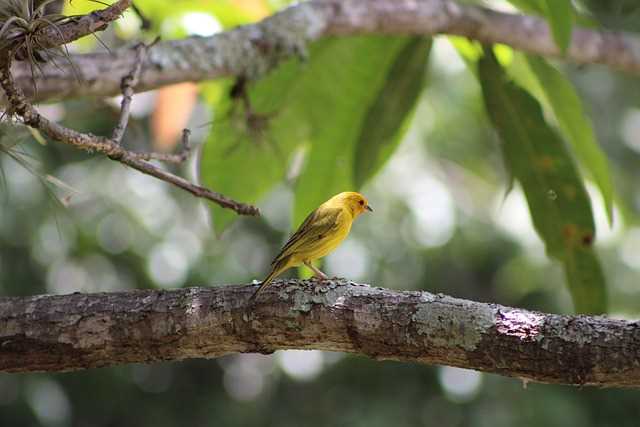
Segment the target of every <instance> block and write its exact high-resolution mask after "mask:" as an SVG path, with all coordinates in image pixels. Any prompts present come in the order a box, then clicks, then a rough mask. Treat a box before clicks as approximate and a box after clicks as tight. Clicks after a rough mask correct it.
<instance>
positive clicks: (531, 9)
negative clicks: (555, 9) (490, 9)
mask: <svg viewBox="0 0 640 427" xmlns="http://www.w3.org/2000/svg"><path fill="white" fill-rule="evenodd" d="M562 1H564V0H562ZM545 2H546V0H509V3H511V4H512V5H514V6H515V7H517V8H518V9H520V10H521V11H523V12H526V13H533V14H537V15H546V8H545Z"/></svg>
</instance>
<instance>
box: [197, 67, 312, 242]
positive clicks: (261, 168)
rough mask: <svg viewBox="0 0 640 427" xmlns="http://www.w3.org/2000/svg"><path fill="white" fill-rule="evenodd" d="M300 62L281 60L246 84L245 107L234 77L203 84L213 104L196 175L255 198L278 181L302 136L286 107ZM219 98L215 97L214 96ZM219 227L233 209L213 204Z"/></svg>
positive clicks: (226, 190)
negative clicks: (234, 86)
mask: <svg viewBox="0 0 640 427" xmlns="http://www.w3.org/2000/svg"><path fill="white" fill-rule="evenodd" d="M299 73H300V65H299V64H297V63H296V62H295V61H288V62H287V63H285V64H282V65H281V66H280V67H279V68H278V70H277V72H273V73H271V74H269V75H268V76H266V77H264V78H263V79H261V80H260V81H258V82H256V83H255V84H254V85H252V86H251V89H249V88H248V87H246V88H245V89H246V90H247V91H248V96H249V99H250V110H247V109H246V108H245V106H244V105H243V103H242V101H241V100H240V99H231V98H230V97H229V95H228V94H229V92H230V90H231V88H232V83H231V82H229V81H227V82H225V83H224V84H223V85H222V88H220V84H219V83H217V84H210V86H205V89H203V95H204V98H205V99H208V100H209V101H210V102H211V103H213V104H214V111H215V115H214V120H213V123H212V127H211V132H210V134H209V137H208V138H207V141H206V143H205V144H204V147H203V149H202V157H201V161H200V171H199V172H200V178H201V180H202V182H203V184H204V185H205V186H207V187H209V188H211V189H213V190H214V191H218V192H221V193H222V194H224V195H226V196H229V197H232V198H234V199H236V200H239V201H243V202H247V203H255V202H257V201H258V200H260V199H261V198H262V197H263V196H264V195H265V194H267V193H268V192H269V191H270V190H271V189H272V188H273V187H274V186H275V185H276V184H278V183H280V182H282V180H283V178H284V176H285V172H286V170H287V165H288V162H289V159H290V157H291V155H292V153H293V152H294V151H295V149H296V148H297V147H298V146H299V145H300V142H301V141H303V140H304V138H298V139H295V138H294V136H295V135H296V134H297V133H298V132H299V131H300V128H301V127H302V125H303V124H302V123H298V122H296V121H295V120H294V119H292V117H291V116H292V111H291V110H290V109H286V108H284V106H285V105H286V100H287V92H288V91H290V92H295V90H296V84H295V78H296V76H297V75H298V74H299ZM216 100H217V102H215V101H216ZM211 213H212V216H213V225H214V228H215V230H216V232H217V233H220V232H221V231H222V230H223V229H224V228H225V227H227V226H228V225H229V224H230V223H231V222H232V221H233V220H234V219H236V218H237V214H236V213H235V212H232V211H230V210H228V209H222V208H219V207H217V206H215V205H211Z"/></svg>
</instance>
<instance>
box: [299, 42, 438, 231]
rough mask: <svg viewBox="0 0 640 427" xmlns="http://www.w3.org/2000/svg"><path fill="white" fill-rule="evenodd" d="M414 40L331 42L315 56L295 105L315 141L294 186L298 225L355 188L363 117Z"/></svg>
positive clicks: (310, 136)
mask: <svg viewBox="0 0 640 427" xmlns="http://www.w3.org/2000/svg"><path fill="white" fill-rule="evenodd" d="M411 40H412V39H411V38H410V37H385V36H367V37H355V38H349V39H340V40H329V41H326V42H323V44H324V45H325V46H327V47H328V48H327V49H326V50H324V51H323V52H321V53H320V55H318V54H317V53H316V54H315V55H316V56H317V58H315V60H316V61H318V65H319V67H317V68H314V69H313V70H309V71H308V73H310V75H309V79H308V80H307V85H306V90H305V91H304V92H303V93H301V94H300V96H299V97H298V98H297V99H296V102H294V103H293V104H292V108H295V109H296V111H298V113H299V116H298V120H303V121H305V122H308V123H309V131H310V133H309V135H308V139H309V141H310V142H311V143H312V144H311V149H310V150H309V152H308V155H307V159H306V165H305V167H304V169H303V171H302V174H301V175H300V177H299V179H298V182H297V184H296V190H295V204H294V215H293V218H294V224H299V223H300V222H301V221H302V220H303V219H304V217H305V216H306V215H307V214H308V213H309V212H311V211H312V210H313V209H315V208H316V207H317V206H318V205H320V204H321V203H322V202H324V201H325V200H327V199H328V198H329V197H331V196H332V195H334V194H336V193H339V192H341V191H348V190H354V189H355V188H356V187H355V184H354V177H353V164H354V154H355V147H356V143H357V141H359V139H360V137H361V135H362V129H363V126H364V125H365V118H366V117H367V114H368V113H369V111H370V108H371V105H373V104H374V103H376V102H377V101H378V99H379V94H380V92H381V91H382V90H383V88H384V87H385V84H386V82H387V76H388V74H389V70H390V69H391V67H392V66H393V64H394V62H395V60H396V58H397V57H398V55H399V54H400V53H401V52H402V51H403V49H404V47H405V46H407V44H408V43H410V42H411ZM425 55H426V52H425ZM311 60H312V61H313V60H314V53H313V52H312V53H311ZM305 74H306V73H305Z"/></svg>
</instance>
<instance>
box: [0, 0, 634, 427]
mask: <svg viewBox="0 0 640 427" xmlns="http://www.w3.org/2000/svg"><path fill="white" fill-rule="evenodd" d="M136 3H137V4H138V6H139V7H140V9H141V10H142V12H143V14H145V15H146V17H148V18H149V19H151V22H152V26H151V29H150V32H151V33H154V34H155V33H159V34H161V35H162V37H164V38H169V37H184V36H186V35H205V34H211V33H213V32H215V31H218V30H220V29H222V28H226V27H229V26H233V25H236V24H238V23H246V22H249V21H251V20H254V19H258V18H259V16H261V15H260V14H261V13H264V11H265V10H266V11H274V10H276V9H278V8H281V7H284V6H285V5H287V4H288V3H289V2H288V1H276V0H274V1H269V2H267V1H262V0H237V1H232V0H228V1H219V2H218V1H216V2H211V1H205V0H202V1H196V0H189V1H180V0H173V1H165V0H161V1H153V2H151V1H139V2H136ZM494 3H495V2H494ZM511 3H512V4H516V5H518V4H522V5H524V7H526V6H527V4H529V5H533V4H534V3H535V4H542V3H549V2H543V1H536V2H534V1H525V0H519V1H518V2H516V1H512V2H511ZM572 4H574V5H575V6H576V8H575V10H574V11H573V13H574V15H576V16H577V14H579V15H580V16H581V17H584V16H593V17H595V18H596V20H597V21H599V22H602V23H603V25H607V26H613V28H627V27H630V26H631V23H632V22H630V18H628V17H629V16H632V15H633V14H634V13H635V10H636V9H637V8H636V7H634V4H633V2H624V1H618V0H615V1H611V2H595V1H594V2H591V1H587V0H583V1H581V2H573V3H572ZM84 7H86V8H88V9H92V8H94V7H96V5H95V3H92V2H89V1H80V0H74V1H73V3H72V5H71V6H69V9H71V8H84ZM534 12H535V11H534ZM73 13H79V12H77V10H76V11H74V12H73ZM537 13H539V14H540V15H543V16H546V15H545V14H546V13H547V12H546V9H542V8H541V9H539V10H538V11H537ZM547 18H548V17H547ZM574 19H575V20H576V22H582V21H580V19H578V18H576V17H575V16H574ZM616 25H618V26H617V27H616ZM143 36H144V34H141V33H140V29H139V20H137V19H136V17H135V14H133V13H131V12H128V13H127V14H125V19H123V20H122V21H121V22H119V23H118V25H117V26H116V27H115V29H112V30H110V31H107V32H106V33H103V34H101V38H102V39H103V40H104V41H105V43H108V44H109V46H118V45H120V44H122V43H125V42H126V40H132V39H136V38H139V37H143ZM449 40H452V41H453V43H454V44H455V47H454V46H453V45H452V44H451V43H450V41H449ZM83 43H84V44H82V45H80V46H79V47H78V46H76V48H80V49H83V50H90V49H99V48H100V47H99V45H98V44H97V43H96V41H95V39H87V40H85V41H83ZM430 43H431V42H430V41H428V40H424V39H417V38H385V37H358V38H354V39H340V40H328V41H323V42H321V43H318V44H316V45H313V46H310V47H309V52H308V53H309V56H308V58H307V60H306V62H305V61H299V60H292V61H289V62H287V63H284V64H281V65H280V67H279V68H278V69H277V70H275V72H273V73H271V74H269V75H268V76H265V77H264V78H263V79H260V80H258V81H253V82H248V81H245V82H238V81H226V82H207V83H203V84H201V85H200V89H201V100H200V104H199V105H198V106H197V108H196V109H195V110H194V112H193V114H192V118H191V122H190V124H189V127H191V128H192V130H193V131H194V132H193V142H194V144H196V145H202V144H204V145H203V146H202V149H203V150H204V157H203V159H202V162H201V163H200V169H201V170H200V171H199V172H200V174H201V175H202V176H203V178H204V180H205V181H206V182H207V184H209V185H211V186H212V187H213V189H215V190H219V191H223V192H225V191H227V190H229V194H230V195H234V196H237V197H238V198H240V199H243V200H250V199H252V200H254V201H256V202H257V203H258V204H259V206H260V208H261V210H262V211H263V213H264V215H263V217H262V218H258V219H256V218H239V219H238V220H237V221H236V222H235V223H234V224H233V225H229V224H228V226H227V228H226V231H225V232H224V233H223V234H222V235H219V236H215V235H214V233H213V229H212V226H211V224H210V215H209V209H208V208H209V205H207V204H206V203H203V202H201V201H199V200H196V199H194V198H193V197H192V196H191V195H189V194H186V193H184V192H181V191H178V190H176V189H174V188H172V187H170V186H168V185H165V184H164V183H161V182H158V181H157V180H154V179H152V178H150V177H146V176H143V175H141V174H139V173H137V172H135V171H131V170H127V169H125V168H122V167H121V166H120V165H118V164H115V163H114V162H110V161H108V160H106V159H103V158H99V157H95V156H92V155H88V154H86V153H83V152H79V151H77V150H74V149H72V148H69V147H66V146H62V145H61V144H56V143H48V144H47V145H42V144H39V143H36V142H35V140H33V139H32V137H31V136H30V135H29V134H28V133H27V132H25V130H24V129H22V128H15V127H9V126H6V125H5V126H3V127H2V128H1V129H0V168H1V171H0V192H2V195H1V197H0V200H1V203H2V206H1V207H0V294H1V295H33V294H41V293H67V292H75V291H84V292H89V291H113V290H119V289H130V288H135V287H139V288H168V287H176V286H215V285H217V284H223V283H247V282H250V281H251V280H253V279H261V278H262V277H263V275H264V274H265V273H266V271H267V266H268V263H269V261H270V260H271V257H272V256H273V255H274V254H275V253H276V252H277V250H278V248H279V246H280V245H281V244H282V242H283V241H284V240H285V239H286V237H287V236H288V234H289V232H290V230H291V229H292V228H293V227H294V226H295V225H297V223H296V222H297V220H298V219H299V217H300V215H303V214H304V213H305V211H306V210H309V209H311V207H312V206H314V205H315V204H317V203H318V202H319V201H321V200H323V199H324V198H325V197H326V196H327V195H328V194H330V193H331V192H335V191H338V189H343V188H339V187H341V186H349V189H350V188H351V186H354V185H355V184H357V185H358V186H362V188H361V190H362V191H363V192H364V193H365V194H366V195H367V196H368V198H369V199H370V202H371V205H372V206H373V207H374V209H375V213H374V214H372V215H367V216H364V217H362V218H361V219H359V220H358V221H357V223H356V224H355V225H354V228H353V230H352V233H351V236H350V237H349V239H347V241H345V243H344V244H343V245H342V246H341V247H339V248H338V249H337V250H336V252H334V253H333V254H331V255H329V256H328V257H327V258H326V266H325V268H326V271H327V272H328V273H329V274H331V275H339V276H344V277H349V278H350V279H353V280H356V281H360V282H368V283H372V284H376V285H380V286H386V287H389V288H394V289H398V290H405V289H408V290H415V289H424V290H429V291H432V292H444V293H447V294H450V295H454V296H457V297H461V298H469V299H474V300H479V301H487V302H495V303H500V304H505V305H511V306H518V307H526V308H529V309H534V310H542V311H547V312H557V313H571V312H573V311H574V305H573V303H572V298H571V292H569V287H568V286H567V280H566V278H565V274H567V273H566V271H565V272H563V264H562V263H556V262H552V261H551V260H550V259H549V258H547V256H546V253H545V243H546V244H547V247H549V245H550V243H549V242H552V243H551V247H552V248H551V249H550V250H549V251H548V252H549V253H550V254H552V255H554V254H559V256H558V258H559V259H561V260H563V261H564V262H565V264H564V265H566V263H567V262H569V261H567V259H566V257H567V256H568V255H567V254H573V255H575V258H574V259H573V260H574V261H576V263H575V264H573V265H574V266H575V267H576V268H574V269H573V270H572V271H573V272H574V273H576V274H584V273H587V274H586V276H581V277H578V278H577V279H575V280H573V279H572V278H571V277H569V282H570V283H580V282H581V281H582V280H583V279H584V280H586V282H585V284H584V285H578V286H579V288H578V289H575V288H574V290H573V291H572V292H573V294H574V298H575V295H577V294H579V293H581V292H585V291H586V292H590V291H589V290H590V289H592V288H593V287H594V284H593V283H592V282H591V281H593V280H596V279H598V277H599V276H598V275H599V273H598V272H597V271H595V272H594V270H593V269H594V266H598V265H600V264H601V265H602V269H603V270H604V275H605V277H606V278H607V282H606V292H607V294H608V307H607V308H608V312H609V314H610V315H613V316H617V317H628V318H637V317H638V315H639V314H640V311H639V308H638V304H637V301H638V298H640V288H639V287H638V286H637V283H638V274H639V271H640V255H639V254H640V227H638V224H639V221H638V220H639V218H640V215H639V213H640V190H639V189H638V186H637V182H638V181H639V180H640V168H638V167H637V165H638V162H639V161H640V101H639V100H640V85H638V84H637V77H629V76H624V75H620V74H616V73H613V72H611V71H609V70H607V69H604V68H602V67H588V66H581V67H576V66H572V65H571V64H556V63H551V62H548V61H547V60H546V59H541V58H534V57H527V56H524V55H522V54H518V53H514V52H512V51H511V50H510V49H509V48H506V47H500V49H499V51H498V53H497V57H498V60H499V63H500V64H496V63H492V64H487V63H486V60H485V62H484V63H483V65H482V67H481V69H482V70H483V71H482V72H481V73H478V70H477V66H478V61H482V59H481V58H482V49H481V48H479V47H478V46H476V45H474V44H473V43H469V42H466V41H465V40H461V39H459V38H458V39H456V38H450V39H449V38H444V37H437V38H435V39H434V40H433V46H432V48H431V49H429V47H430ZM461 53H462V55H461ZM427 61H428V62H429V63H428V64H427V63H426V62H427ZM426 68H428V73H427V72H426ZM478 77H480V79H478ZM427 81H428V83H427ZM488 86H491V87H488ZM232 89H233V91H232ZM240 89H242V90H240ZM483 90H484V92H483ZM487 90H490V93H491V96H489V97H487V94H488V93H489V92H487ZM231 92H233V94H234V97H230V96H229V95H230V93H231ZM240 95H241V96H240ZM245 95H246V96H245ZM245 99H248V100H249V104H246V103H245ZM154 103H155V98H154V95H153V93H146V94H138V95H136V96H135V97H134V103H133V107H132V111H133V114H134V116H133V117H132V120H131V122H130V127H129V129H128V131H127V134H126V137H125V142H124V143H125V144H126V145H127V146H128V147H130V148H132V149H135V150H139V151H144V150H148V149H149V147H150V146H151V144H150V143H149V140H150V139H151V137H150V130H149V114H150V111H152V110H153V108H154V105H155V104H154ZM485 104H488V105H489V108H486V107H485ZM247 105H249V106H250V109H249V110H247V109H246V107H247ZM116 106H117V102H111V101H108V102H97V101H94V100H75V101H66V102H64V103H58V104H53V105H42V106H39V109H40V110H41V111H42V113H43V114H45V115H46V116H47V117H50V118H52V119H53V120H56V121H60V122H62V123H64V124H66V125H68V126H70V127H74V128H77V129H79V130H85V131H91V132H93V133H96V134H109V133H110V130H111V128H112V127H113V125H114V124H115V122H116V120H117V111H116V108H117V107H116ZM507 108H512V110H510V111H505V110H506V109H507ZM514 112H515V113H517V118H516V119H512V120H506V121H505V120H498V121H496V118H497V117H501V116H503V115H505V114H514ZM247 113H252V114H253V116H252V115H251V114H249V115H248V114H247ZM247 117H249V118H251V119H252V121H248V120H247ZM207 122H210V123H211V125H210V126H207V127H202V126H201V125H202V124H203V123H207ZM503 126H504V127H507V126H508V127H509V128H510V132H509V134H511V133H517V134H518V135H519V137H518V141H519V140H521V139H525V140H527V141H528V142H529V143H528V144H526V145H524V144H522V145H518V144H513V143H512V142H513V141H512V139H511V138H509V139H507V138H505V137H504V133H505V132H504V129H502V127H503ZM496 131H497V132H496ZM498 136H501V137H502V138H498ZM529 150H533V151H529ZM507 151H508V152H507ZM503 152H506V153H505V155H504V156H503ZM532 152H533V153H543V154H544V153H547V152H548V153H550V155H551V156H552V157H554V156H555V157H558V156H560V157H561V159H562V164H563V166H562V168H560V169H559V170H557V171H556V172H557V173H556V172H554V175H553V176H551V177H550V178H548V179H550V180H551V181H550V182H551V183H550V184H549V183H547V184H545V185H539V186H538V187H536V185H535V184H531V179H530V178H529V177H528V176H527V175H526V173H527V171H528V172H533V167H532V162H531V157H530V154H531V153H532ZM339 156H341V157H339ZM339 158H340V159H341V160H342V161H338V159H339ZM195 163H197V162H195ZM168 167H171V166H168ZM196 169H197V164H189V165H185V166H181V167H180V168H178V169H177V170H176V172H178V173H182V174H184V175H185V176H190V177H193V175H195V174H196V173H197V172H198V171H197V170H196ZM583 174H584V176H583ZM510 175H513V178H516V181H515V182H513V183H512V182H511V180H510ZM545 179H547V178H545ZM225 180H228V181H225ZM567 180H569V181H570V183H571V185H572V186H574V187H576V188H577V189H578V191H577V193H576V194H578V193H579V195H580V200H579V201H576V202H575V204H571V203H567V202H566V200H562V199H561V198H556V199H553V198H549V197H548V196H549V194H552V193H549V192H548V191H547V190H553V191H554V192H555V193H556V195H561V191H562V189H560V188H548V187H558V186H560V185H561V183H564V182H565V181H567ZM591 180H592V181H593V182H592V181H591ZM612 183H615V192H614V191H613V184H612ZM236 189H237V190H236ZM344 189H347V188H344ZM585 189H586V193H585ZM509 190H510V191H509ZM542 190H544V191H542ZM235 191H239V192H243V191H244V192H246V193H243V194H240V195H238V194H234V192H235ZM532 191H537V193H536V194H537V195H536V196H535V197H534V198H532V196H531V195H532ZM587 197H588V199H587ZM58 201H60V202H62V203H58ZM218 212H219V211H217V210H216V212H214V216H213V219H214V221H215V222H216V223H217V224H218V225H224V224H223V223H224V222H227V223H228V222H229V220H230V219H231V218H232V217H227V219H226V220H222V219H220V217H219V215H216V214H217V213H218ZM294 212H295V213H294ZM608 213H609V215H610V216H612V217H613V223H612V224H609V221H608V219H607V217H608ZM532 218H533V220H532ZM574 222H575V223H576V224H579V227H578V228H580V229H583V230H588V231H589V232H593V231H594V226H595V232H596V233H595V235H597V239H596V240H595V242H594V244H595V250H593V249H588V251H589V252H588V254H585V253H577V254H576V253H575V252H574V251H573V250H572V248H567V247H565V246H564V244H565V241H564V240H563V236H562V235H561V236H558V235H557V233H558V229H561V227H562V226H563V225H566V224H568V223H574ZM534 224H535V225H536V227H537V229H538V230H539V231H540V233H541V234H542V236H543V237H544V238H545V243H543V240H541V238H540V237H539V236H538V234H537V233H536V227H534ZM540 224H544V226H541V225H540ZM547 226H548V227H547ZM548 233H555V234H554V236H552V237H550V238H549V237H548V236H547V234H548ZM554 239H555V240H554ZM558 239H559V240H558ZM573 255H572V256H573ZM596 256H597V258H598V259H596ZM585 259H586V261H584V260H585ZM578 262H579V263H578ZM570 267H571V266H570ZM595 268H599V267H595ZM295 273H296V272H295V271H290V272H289V274H295ZM601 283H603V282H601ZM598 292H599V291H598ZM603 302H604V299H602V300H601V301H596V302H595V304H598V303H603ZM598 308H599V307H598ZM578 309H580V310H592V309H593V310H596V308H589V307H587V308H581V307H578ZM525 385H526V384H523V383H521V382H520V381H519V380H515V379H509V378H504V377H499V376H495V375H486V374H480V373H477V372H470V371H464V370H459V369H455V368H448V367H426V366H421V365H411V364H401V363H391V362H375V361H371V360H368V359H365V358H362V357H357V356H349V355H341V354H333V353H323V352H315V351H313V352H301V351H291V352H278V353H276V354H275V355H273V356H257V355H234V356H229V357H224V358H221V359H218V360H212V361H197V360H196V361H187V362H183V363H170V364H155V365H149V366H143V365H131V366H120V367H114V368H108V369H107V368H105V369H96V370H91V371H85V372H76V373H65V374H53V375H52V374H33V375H7V374H0V425H2V426H5V425H6V426H20V427H22V426H46V427H49V426H52V427H66V426H174V425H177V424H185V425H195V426H207V425H216V426H236V425H264V426H268V425H279V426H299V425H310V426H315V425H318V426H325V425H338V426H342V425H344V426H360V425H362V426H364V425H366V426H377V425H380V426H382V425H390V424H393V425H399V426H415V425H444V426H489V425H490V426H492V427H493V426H497V427H502V426H505V427H506V426H513V425H520V426H539V425H549V426H556V425H557V426H563V427H564V426H580V427H582V426H587V427H589V426H593V427H596V426H597V427H601V426H633V425H636V424H637V419H638V417H639V416H640V409H639V408H638V405H637V403H636V402H637V400H638V398H639V397H640V396H639V395H638V391H634V390H598V389H582V390H578V389H575V388H569V387H558V386H548V385H536V384H529V385H528V386H527V387H525Z"/></svg>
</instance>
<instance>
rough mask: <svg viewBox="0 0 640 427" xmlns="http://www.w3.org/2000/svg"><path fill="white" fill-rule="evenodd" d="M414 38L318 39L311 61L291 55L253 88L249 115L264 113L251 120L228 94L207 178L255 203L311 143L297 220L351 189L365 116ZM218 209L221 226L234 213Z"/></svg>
mask: <svg viewBox="0 0 640 427" xmlns="http://www.w3.org/2000/svg"><path fill="white" fill-rule="evenodd" d="M411 40H412V39H411V38H410V37H385V36H366V37H364V36H363V37H352V38H340V39H327V40H323V41H321V42H319V43H316V44H313V45H312V46H311V47H310V49H309V59H308V60H307V61H306V62H304V63H300V62H299V61H297V60H290V61H287V62H286V63H284V64H282V65H280V66H279V67H278V69H277V70H275V71H273V72H271V73H270V74H269V75H267V76H266V77H264V78H262V79H260V80H259V81H257V82H255V83H253V84H251V85H249V86H248V87H247V90H248V95H249V100H250V108H251V110H250V112H251V113H252V114H251V115H252V116H255V117H257V118H258V119H259V120H252V121H249V122H251V124H250V125H249V124H248V120H247V110H246V106H245V105H244V103H243V102H241V100H240V99H235V100H231V99H229V97H228V96H226V95H223V96H222V100H221V101H219V102H218V103H217V104H216V106H215V111H216V112H217V116H216V117H217V119H216V120H214V125H213V128H212V132H211V134H210V136H209V139H208V141H207V143H206V144H205V146H204V149H203V156H202V162H201V171H200V174H201V178H202V181H203V183H204V184H205V185H207V186H209V187H210V188H212V189H213V190H215V191H219V192H221V193H223V194H225V195H227V196H229V197H232V198H234V199H236V200H241V201H244V202H250V203H255V202H257V201H259V200H260V199H261V198H262V197H263V196H264V195H265V194H266V193H267V192H268V191H270V190H271V189H272V188H273V187H274V186H275V185H276V184H278V183H280V182H282V180H283V179H284V177H285V173H286V170H287V166H288V164H289V160H290V158H291V155H292V153H293V152H294V151H296V150H297V149H299V148H302V147H306V148H308V150H307V156H306V164H305V165H304V167H303V169H302V172H301V174H300V177H299V180H298V183H297V185H296V198H295V208H294V210H295V215H294V222H295V223H299V222H300V221H301V220H302V219H303V218H304V216H306V215H307V214H308V213H309V212H310V211H311V210H313V209H314V208H315V207H317V206H318V205H319V204H320V203H322V202H323V201H325V200H326V199H327V198H329V197H330V196H331V195H333V194H335V193H337V192H340V191H345V190H350V189H353V188H354V185H353V170H352V165H353V156H354V149H355V143H356V141H358V140H359V137H360V135H361V134H362V126H363V123H364V119H365V117H366V114H367V113H368V112H369V110H370V108H371V105H372V104H373V103H374V102H376V101H377V100H378V99H379V92H380V91H381V90H382V88H383V87H384V84H385V82H386V78H387V75H388V74H389V70H390V68H391V67H392V65H393V64H394V62H395V60H396V57H397V56H398V55H399V54H400V52H402V51H403V49H404V47H405V46H406V45H407V44H408V43H409V42H410V41H411ZM425 55H426V52H425ZM230 87H231V86H230V85H227V87H226V89H225V90H224V91H223V92H222V93H223V94H226V93H229V90H230ZM216 93H220V89H211V91H210V95H211V96H210V97H209V98H210V99H215V98H216ZM205 95H206V94H205ZM256 122H257V123H258V124H260V126H258V129H256V126H255V124H256ZM212 213H213V221H214V225H215V227H216V231H218V232H219V231H220V230H222V229H223V228H224V227H225V226H227V225H228V224H229V223H230V222H231V221H232V220H233V219H234V218H235V217H236V215H235V214H234V213H233V212H230V211H228V210H224V209H221V208H218V207H216V206H213V207H212Z"/></svg>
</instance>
